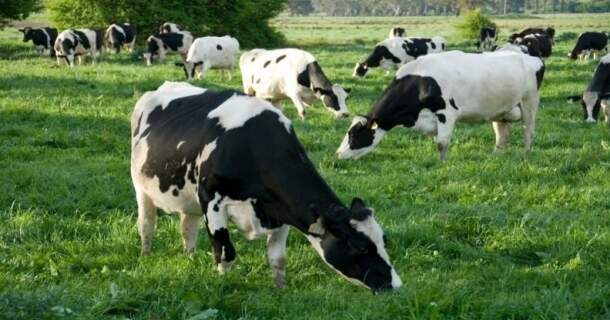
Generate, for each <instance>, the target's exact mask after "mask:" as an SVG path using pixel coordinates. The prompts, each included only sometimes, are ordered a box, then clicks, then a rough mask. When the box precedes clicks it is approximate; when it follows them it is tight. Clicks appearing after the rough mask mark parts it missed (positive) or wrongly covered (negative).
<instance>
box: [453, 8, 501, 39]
mask: <svg viewBox="0 0 610 320" xmlns="http://www.w3.org/2000/svg"><path fill="white" fill-rule="evenodd" d="M484 27H496V24H495V23H493V21H491V19H489V17H488V16H486V15H485V14H483V12H481V8H476V9H473V10H466V11H464V12H463V14H462V17H461V19H460V20H458V21H457V22H456V24H455V28H456V29H457V36H458V37H459V38H461V39H464V40H467V39H477V38H478V37H479V34H480V31H481V28H484Z"/></svg>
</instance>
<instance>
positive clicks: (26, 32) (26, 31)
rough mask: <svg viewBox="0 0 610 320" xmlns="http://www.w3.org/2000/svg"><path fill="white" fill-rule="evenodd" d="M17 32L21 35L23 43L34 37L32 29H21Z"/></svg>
mask: <svg viewBox="0 0 610 320" xmlns="http://www.w3.org/2000/svg"><path fill="white" fill-rule="evenodd" d="M19 31H20V32H21V33H23V42H28V41H30V40H32V37H33V36H34V32H33V31H32V28H30V27H25V28H23V29H19Z"/></svg>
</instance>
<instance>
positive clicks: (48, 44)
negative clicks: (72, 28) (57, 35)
mask: <svg viewBox="0 0 610 320" xmlns="http://www.w3.org/2000/svg"><path fill="white" fill-rule="evenodd" d="M40 30H41V31H42V33H44V35H45V37H46V38H47V48H51V45H52V44H51V36H50V35H49V33H48V32H47V30H45V28H40ZM45 49H46V48H45Z"/></svg>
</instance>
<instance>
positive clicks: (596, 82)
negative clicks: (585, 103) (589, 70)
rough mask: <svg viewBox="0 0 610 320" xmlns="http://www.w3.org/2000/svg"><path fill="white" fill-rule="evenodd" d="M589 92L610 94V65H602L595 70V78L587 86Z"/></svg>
mask: <svg viewBox="0 0 610 320" xmlns="http://www.w3.org/2000/svg"><path fill="white" fill-rule="evenodd" d="M587 91H590V92H598V93H603V92H610V63H603V62H602V63H600V64H599V65H597V68H595V72H594V73H593V78H592V79H591V82H589V85H588V86H587Z"/></svg>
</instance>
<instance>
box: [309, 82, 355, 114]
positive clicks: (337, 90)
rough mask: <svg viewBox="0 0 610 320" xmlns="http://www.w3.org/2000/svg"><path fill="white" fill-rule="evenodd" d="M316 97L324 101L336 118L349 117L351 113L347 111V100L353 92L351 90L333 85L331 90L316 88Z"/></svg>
mask: <svg viewBox="0 0 610 320" xmlns="http://www.w3.org/2000/svg"><path fill="white" fill-rule="evenodd" d="M314 92H315V93H316V96H317V97H318V98H319V99H320V100H322V103H323V104H324V106H325V107H326V108H327V109H328V110H330V111H331V112H332V113H334V114H335V116H336V117H342V118H343V117H347V116H348V115H349V111H348V110H347V104H346V102H345V101H346V100H347V97H348V96H349V93H350V92H351V89H349V88H345V89H343V88H342V87H341V86H338V85H336V84H335V85H332V87H331V88H330V89H322V88H314Z"/></svg>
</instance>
